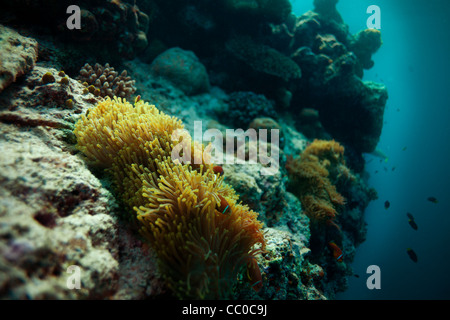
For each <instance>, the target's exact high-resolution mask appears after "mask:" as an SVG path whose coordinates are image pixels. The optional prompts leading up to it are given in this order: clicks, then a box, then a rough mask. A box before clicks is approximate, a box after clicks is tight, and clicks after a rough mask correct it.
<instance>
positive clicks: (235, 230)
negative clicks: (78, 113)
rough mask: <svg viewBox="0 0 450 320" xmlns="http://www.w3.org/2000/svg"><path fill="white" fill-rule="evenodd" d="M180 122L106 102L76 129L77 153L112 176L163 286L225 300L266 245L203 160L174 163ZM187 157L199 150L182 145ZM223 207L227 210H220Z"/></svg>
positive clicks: (142, 106) (140, 106)
mask: <svg viewBox="0 0 450 320" xmlns="http://www.w3.org/2000/svg"><path fill="white" fill-rule="evenodd" d="M177 129H183V125H182V123H181V121H180V120H178V119H177V118H175V117H170V116H168V115H166V114H164V113H162V112H160V111H159V110H158V109H157V108H156V107H155V106H153V105H149V104H147V103H144V102H143V101H142V100H141V101H137V102H136V103H135V105H134V107H133V105H131V104H130V103H128V102H126V101H125V100H121V99H120V98H119V99H117V98H116V99H114V100H111V99H109V98H107V99H106V100H105V101H103V102H101V103H99V104H98V105H97V106H96V107H95V108H93V109H91V110H90V111H89V113H88V114H87V115H86V116H83V117H82V118H81V120H80V121H78V122H77V124H76V129H75V134H76V136H77V138H78V148H79V149H80V150H81V151H82V152H83V153H84V154H85V155H86V156H87V157H88V159H89V160H90V161H91V162H92V163H93V164H94V165H97V166H100V167H102V168H105V169H107V170H108V171H109V172H110V174H111V175H112V177H113V181H114V184H115V187H116V189H117V193H119V194H121V195H122V200H123V201H124V203H125V204H126V205H127V206H128V207H129V208H132V209H133V210H134V211H135V213H136V217H137V221H138V223H139V227H140V232H141V234H142V235H143V236H144V237H145V238H146V239H148V240H149V242H150V244H151V246H152V247H153V248H154V249H155V251H156V253H157V254H158V258H159V267H160V270H161V273H162V274H163V276H164V278H165V280H166V281H167V284H168V287H169V288H170V289H171V290H172V291H173V292H174V293H175V294H176V295H177V296H178V297H179V298H227V297H230V293H231V289H232V285H233V283H234V281H235V280H236V276H237V273H238V272H239V271H240V270H241V267H242V266H245V265H246V264H249V261H251V259H253V257H254V256H255V255H256V254H257V253H258V248H257V246H255V245H257V244H259V245H258V246H259V247H263V246H264V237H263V234H262V232H261V227H262V224H261V223H260V222H259V221H258V220H257V213H256V212H254V211H252V210H249V208H248V207H247V206H245V205H242V204H241V203H238V196H237V195H236V194H235V192H234V190H233V189H232V188H231V187H230V186H228V185H227V184H225V183H224V182H223V176H220V174H216V173H214V171H213V166H212V164H208V163H207V161H206V160H205V159H206V158H205V157H203V160H202V164H200V165H190V164H180V163H179V162H177V161H173V160H172V158H171V153H172V150H173V149H174V147H175V145H174V142H173V141H172V139H171V134H172V133H173V132H174V131H175V130H177ZM182 143H188V144H191V147H192V151H193V153H192V154H195V152H198V151H203V146H201V145H199V144H194V143H191V142H190V141H189V139H186V141H184V138H183V141H182ZM223 201H226V202H227V203H228V205H229V206H230V209H231V210H228V211H227V213H225V214H224V213H222V212H219V211H218V210H217V208H218V207H220V205H221V202H223Z"/></svg>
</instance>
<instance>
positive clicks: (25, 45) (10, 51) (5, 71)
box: [0, 24, 38, 92]
mask: <svg viewBox="0 0 450 320" xmlns="http://www.w3.org/2000/svg"><path fill="white" fill-rule="evenodd" d="M0 56H1V59H0V92H2V91H3V90H4V89H5V88H6V87H7V86H9V85H10V84H11V83H13V82H14V81H16V80H17V78H19V77H20V76H22V75H24V74H25V73H27V72H28V71H30V70H31V69H33V67H34V64H35V62H36V59H37V57H38V43H37V41H36V40H34V39H32V38H28V37H24V36H22V35H20V34H19V33H18V32H17V31H15V30H13V29H11V28H8V27H5V26H3V25H1V24H0Z"/></svg>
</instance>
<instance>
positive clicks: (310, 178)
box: [286, 140, 348, 224]
mask: <svg viewBox="0 0 450 320" xmlns="http://www.w3.org/2000/svg"><path fill="white" fill-rule="evenodd" d="M286 168H287V170H288V172H289V175H290V178H291V188H292V190H293V193H294V194H296V195H297V196H298V197H299V199H300V202H301V203H302V206H303V209H304V210H305V213H306V215H307V216H308V217H309V218H310V219H311V221H312V222H313V223H316V222H318V223H328V224H330V223H331V224H333V223H334V222H333V220H334V219H335V217H336V215H337V213H338V212H337V208H338V207H339V206H342V205H344V204H345V199H344V197H343V196H342V195H341V194H339V193H338V192H337V190H336V187H335V185H334V184H333V183H332V181H331V180H330V178H329V176H330V175H331V176H333V177H337V176H338V175H339V174H347V173H348V170H345V169H346V168H347V167H345V162H344V147H343V146H341V145H340V144H339V143H338V142H336V141H334V140H332V141H327V140H314V141H313V142H312V143H311V144H310V145H309V146H308V147H307V148H306V149H305V151H303V153H302V154H301V155H300V157H298V158H296V159H292V158H290V159H288V161H287V163H286ZM338 171H339V172H338Z"/></svg>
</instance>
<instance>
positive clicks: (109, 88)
mask: <svg viewBox="0 0 450 320" xmlns="http://www.w3.org/2000/svg"><path fill="white" fill-rule="evenodd" d="M78 79H79V80H80V81H81V82H83V83H85V86H86V87H89V86H93V88H90V92H91V91H92V92H91V93H94V94H95V93H97V94H96V95H98V96H101V97H110V98H113V97H115V96H116V97H121V98H126V99H129V98H131V95H132V94H133V93H134V92H135V91H136V88H135V87H134V84H135V81H134V80H132V79H131V77H130V76H128V75H127V71H126V70H123V71H122V72H121V73H120V74H119V73H118V72H117V71H115V70H114V68H113V67H110V66H109V64H108V63H107V64H106V65H105V66H101V65H100V64H98V63H96V64H95V65H94V67H92V66H91V65H90V64H88V63H86V64H85V65H84V66H83V68H81V70H80V75H79V76H78Z"/></svg>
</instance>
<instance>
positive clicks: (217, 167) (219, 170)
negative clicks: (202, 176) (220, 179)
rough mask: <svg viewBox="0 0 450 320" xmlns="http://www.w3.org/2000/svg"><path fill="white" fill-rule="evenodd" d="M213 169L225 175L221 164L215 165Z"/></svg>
mask: <svg viewBox="0 0 450 320" xmlns="http://www.w3.org/2000/svg"><path fill="white" fill-rule="evenodd" d="M213 171H214V173H218V174H220V175H221V176H223V168H222V167H221V166H214V167H213Z"/></svg>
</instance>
